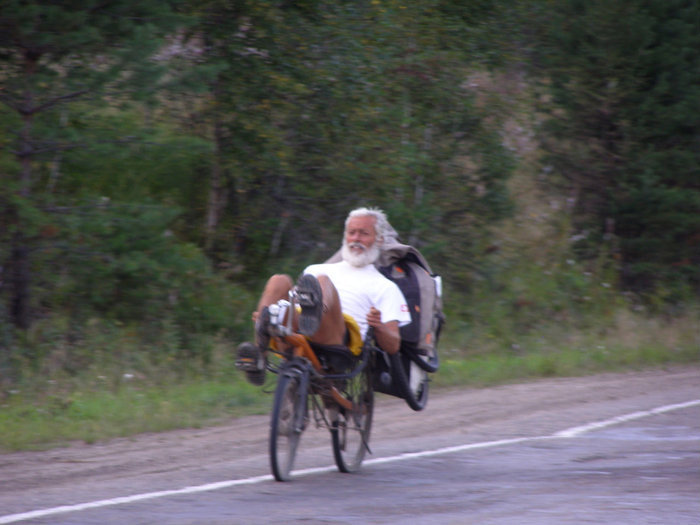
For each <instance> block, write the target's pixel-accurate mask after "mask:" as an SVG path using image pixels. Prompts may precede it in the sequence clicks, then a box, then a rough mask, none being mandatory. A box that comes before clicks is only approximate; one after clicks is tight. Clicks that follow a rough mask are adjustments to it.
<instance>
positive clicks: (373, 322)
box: [367, 307, 401, 354]
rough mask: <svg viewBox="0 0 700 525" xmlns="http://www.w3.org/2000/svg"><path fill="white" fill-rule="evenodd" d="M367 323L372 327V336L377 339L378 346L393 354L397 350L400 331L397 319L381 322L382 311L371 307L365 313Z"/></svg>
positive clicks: (399, 344)
mask: <svg viewBox="0 0 700 525" xmlns="http://www.w3.org/2000/svg"><path fill="white" fill-rule="evenodd" d="M367 324H369V325H370V326H371V327H373V328H374V337H375V338H376V339H377V344H378V345H379V348H381V349H382V350H384V351H385V352H387V353H388V354H395V353H396V352H398V351H399V347H400V346H401V333H400V332H399V322H398V321H389V322H386V323H382V313H381V312H380V311H379V310H377V309H376V308H374V307H372V308H371V309H370V311H369V313H368V314H367Z"/></svg>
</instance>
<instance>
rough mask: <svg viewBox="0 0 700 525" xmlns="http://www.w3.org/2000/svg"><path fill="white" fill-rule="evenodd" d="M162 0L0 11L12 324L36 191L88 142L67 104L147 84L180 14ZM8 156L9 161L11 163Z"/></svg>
mask: <svg viewBox="0 0 700 525" xmlns="http://www.w3.org/2000/svg"><path fill="white" fill-rule="evenodd" d="M171 4H172V2H169V1H167V0H145V1H143V2H130V1H128V0H111V1H107V2H97V1H77V0H76V1H71V0H66V1H61V2H44V1H29V2H27V1H24V0H7V1H5V2H3V3H2V7H0V102H2V103H3V105H4V110H3V116H4V117H6V118H4V119H3V122H4V123H5V126H6V128H5V130H4V132H5V133H6V135H5V136H6V137H8V136H13V137H14V138H13V139H11V140H8V141H7V142H8V152H6V153H4V155H3V159H2V164H3V167H4V170H3V175H2V177H3V178H4V179H5V184H3V190H2V192H3V193H2V195H0V199H1V201H2V203H3V208H4V210H5V212H4V213H3V216H2V224H3V228H2V230H3V238H2V239H0V240H1V241H2V245H3V247H4V250H3V253H2V255H3V256H4V259H5V261H4V263H3V267H4V272H3V273H4V274H5V275H6V276H8V277H7V278H6V279H7V280H6V282H7V283H8V286H9V290H8V291H7V294H8V295H9V314H10V317H11V320H12V323H13V324H14V325H15V326H17V327H18V328H21V329H26V328H28V327H29V326H30V323H31V321H32V312H31V304H32V299H31V289H32V288H31V279H32V264H31V256H32V253H33V251H34V250H35V249H36V244H37V242H38V240H39V239H40V238H41V229H42V227H45V226H46V223H47V222H50V221H47V214H46V213H47V211H48V209H49V206H48V205H49V204H50V203H49V200H48V199H47V195H46V193H45V192H44V191H43V188H45V187H47V185H48V186H49V187H52V186H53V185H54V184H55V179H56V178H57V177H58V176H59V175H60V169H59V166H58V164H57V163H59V162H60V155H61V153H62V152H65V151H68V150H70V149H73V148H77V147H84V146H87V144H85V143H83V142H82V141H81V140H80V133H79V132H80V130H79V128H78V127H76V126H71V125H66V124H65V123H66V121H67V120H70V119H71V118H72V116H71V115H70V113H69V110H68V108H69V104H71V103H75V102H77V101H81V100H82V101H84V100H91V101H93V102H95V101H97V99H98V98H100V97H102V96H105V95H108V96H109V97H110V100H111V101H112V102H115V101H117V100H118V99H119V97H123V96H124V95H126V96H136V94H137V93H138V92H141V93H143V92H144V88H152V86H153V84H154V80H155V78H157V75H158V73H159V72H160V71H159V70H160V68H159V67H158V64H157V62H156V61H154V60H153V58H154V56H155V53H156V51H157V50H158V49H159V46H160V45H161V43H162V37H163V36H164V35H165V34H167V32H169V31H171V30H172V29H173V28H174V27H175V25H176V23H177V18H176V17H175V16H174V15H173V12H172V9H171ZM8 153H9V155H10V156H9V157H8Z"/></svg>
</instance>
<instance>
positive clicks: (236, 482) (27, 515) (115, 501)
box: [0, 399, 700, 524]
mask: <svg viewBox="0 0 700 525" xmlns="http://www.w3.org/2000/svg"><path fill="white" fill-rule="evenodd" d="M698 405H700V399H695V400H693V401H687V402H685V403H676V404H673V405H665V406H661V407H657V408H653V409H651V410H642V411H639V412H632V413H630V414H624V415H621V416H617V417H613V418H610V419H606V420H603V421H596V422H593V423H588V424H586V425H581V426H577V427H572V428H568V429H566V430H562V431H560V432H556V433H554V434H552V435H550V436H537V437H530V438H514V439H501V440H497V441H485V442H481V443H469V444H464V445H457V446H454V447H444V448H438V449H434V450H425V451H421V452H409V453H404V454H399V455H396V456H389V457H385V458H374V459H369V460H366V461H365V462H364V464H365V465H381V464H384V463H392V462H396V461H403V460H406V459H416V458H425V457H431V456H439V455H443V454H453V453H455V452H464V451H467V450H475V449H480V448H491V447H500V446H505V445H512V444H515V443H523V442H526V441H535V440H540V439H552V438H574V437H578V436H580V435H581V434H585V433H586V432H591V431H593V430H599V429H601V428H605V427H609V426H612V425H617V424H620V423H624V422H627V421H633V420H635V419H640V418H644V417H650V416H654V415H657V414H663V413H665V412H671V411H673V410H681V409H683V408H690V407H693V406H698ZM334 470H336V467H335V465H333V466H328V467H318V468H309V469H304V470H296V471H294V472H293V475H294V476H295V477H301V476H308V475H310V474H319V473H325V472H331V471H334ZM272 479H273V478H272V476H270V475H266V476H255V477H251V478H244V479H232V480H228V481H219V482H215V483H207V484H205V485H195V486H191V487H184V488H181V489H175V490H162V491H158V492H146V493H144V494H135V495H133V496H124V497H119V498H111V499H103V500H98V501H90V502H87V503H80V504H78V505H63V506H60V507H51V508H48V509H40V510H33V511H29V512H22V513H19V514H8V515H6V516H0V524H5V523H17V522H20V521H26V520H31V519H34V518H43V517H45V516H52V515H56V514H65V513H68V512H78V511H81V510H88V509H96V508H101V507H109V506H112V505H123V504H125V503H134V502H136V501H144V500H149V499H156V498H164V497H167V496H178V495H181V494H194V493H197V492H207V491H212V490H220V489H226V488H230V487H237V486H241V485H255V484H257V483H262V482H264V481H271V480H272Z"/></svg>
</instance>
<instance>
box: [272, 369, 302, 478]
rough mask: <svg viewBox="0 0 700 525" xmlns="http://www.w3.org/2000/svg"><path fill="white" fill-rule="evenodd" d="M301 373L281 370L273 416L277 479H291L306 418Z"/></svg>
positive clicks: (273, 449) (274, 469)
mask: <svg viewBox="0 0 700 525" xmlns="http://www.w3.org/2000/svg"><path fill="white" fill-rule="evenodd" d="M300 388H303V387H302V381H301V377H300V376H299V375H296V374H291V373H285V372H281V373H280V374H279V376H278V379H277V388H276V389H275V397H274V401H273V405H272V416H271V420H270V443H269V448H270V467H271V469H272V474H273V475H274V477H275V479H276V480H277V481H289V480H290V479H291V472H292V468H293V467H294V459H295V458H296V453H297V447H298V446H299V440H300V439H301V434H302V432H303V431H304V425H305V419H306V392H300V391H299V389H300Z"/></svg>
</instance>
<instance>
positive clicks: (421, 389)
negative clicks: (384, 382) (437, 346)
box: [389, 352, 430, 411]
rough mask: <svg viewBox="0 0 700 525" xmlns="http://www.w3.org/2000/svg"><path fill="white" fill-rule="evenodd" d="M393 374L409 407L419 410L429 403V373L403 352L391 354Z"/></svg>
mask: <svg viewBox="0 0 700 525" xmlns="http://www.w3.org/2000/svg"><path fill="white" fill-rule="evenodd" d="M389 360H390V361H391V375H392V376H393V378H394V381H395V383H396V384H397V386H398V387H399V388H400V389H401V392H402V394H403V395H402V397H403V398H404V400H405V401H406V404H408V406H409V407H411V408H412V409H413V410H416V411H419V410H423V409H424V408H425V405H426V404H427V403H428V385H429V383H430V379H429V377H428V373H427V372H426V371H425V370H423V368H421V367H420V366H418V365H417V364H416V363H414V362H413V361H412V360H411V359H410V358H409V357H408V356H406V355H404V354H403V353H402V352H398V353H396V354H393V355H390V356H389Z"/></svg>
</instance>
